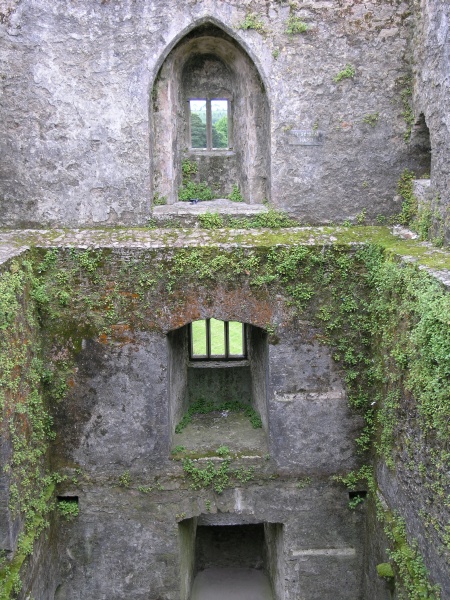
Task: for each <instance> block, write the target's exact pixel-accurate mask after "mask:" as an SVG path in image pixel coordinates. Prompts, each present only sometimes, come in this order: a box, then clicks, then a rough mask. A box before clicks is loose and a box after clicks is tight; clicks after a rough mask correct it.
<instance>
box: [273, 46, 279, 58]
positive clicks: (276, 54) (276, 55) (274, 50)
mask: <svg viewBox="0 0 450 600" xmlns="http://www.w3.org/2000/svg"><path fill="white" fill-rule="evenodd" d="M272 56H273V57H274V59H275V60H277V59H278V57H279V56H280V49H279V48H274V49H273V50H272Z"/></svg>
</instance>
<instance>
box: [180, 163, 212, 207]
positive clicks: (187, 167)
mask: <svg viewBox="0 0 450 600" xmlns="http://www.w3.org/2000/svg"><path fill="white" fill-rule="evenodd" d="M197 173H198V164H197V163H196V162H195V161H191V160H189V159H187V158H185V159H183V160H182V161H181V187H180V189H179V191H178V200H179V201H180V202H189V201H191V200H203V201H205V200H212V199H213V198H214V193H213V191H212V189H211V188H210V187H209V186H208V185H207V184H206V183H204V182H202V181H200V182H195V181H192V177H194V176H195V175H196V174H197Z"/></svg>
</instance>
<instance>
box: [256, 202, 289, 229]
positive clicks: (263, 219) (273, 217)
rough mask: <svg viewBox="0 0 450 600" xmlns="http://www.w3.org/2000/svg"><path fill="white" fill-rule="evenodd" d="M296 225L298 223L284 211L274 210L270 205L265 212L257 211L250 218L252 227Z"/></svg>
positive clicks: (276, 227) (274, 227)
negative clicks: (256, 213) (257, 212)
mask: <svg viewBox="0 0 450 600" xmlns="http://www.w3.org/2000/svg"><path fill="white" fill-rule="evenodd" d="M296 225H298V223H297V222H296V221H294V220H293V219H291V218H290V217H289V216H288V215H287V214H286V213H284V212H281V211H278V210H275V209H274V208H272V207H270V208H269V210H268V211H267V212H265V213H259V214H258V215H256V216H255V217H254V218H253V219H252V220H251V226H252V227H267V228H270V229H278V228H282V227H295V226H296Z"/></svg>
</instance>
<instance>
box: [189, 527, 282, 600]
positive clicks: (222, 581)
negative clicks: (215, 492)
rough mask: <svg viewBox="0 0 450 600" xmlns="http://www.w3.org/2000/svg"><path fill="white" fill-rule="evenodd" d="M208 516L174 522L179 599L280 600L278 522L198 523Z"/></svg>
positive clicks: (280, 550) (280, 540) (280, 558)
mask: <svg viewBox="0 0 450 600" xmlns="http://www.w3.org/2000/svg"><path fill="white" fill-rule="evenodd" d="M217 516H218V518H219V520H220V515H217ZM230 516H231V515H230ZM236 517H237V518H236V521H239V517H238V516H237V515H236ZM210 520H211V516H209V515H208V517H207V518H205V519H204V520H203V518H202V517H200V518H199V519H187V520H185V521H183V522H182V523H180V525H179V526H180V539H181V540H182V552H183V557H182V569H183V568H184V572H183V573H182V581H183V582H184V599H185V600H213V599H214V600H282V598H283V592H282V582H281V579H282V577H281V572H282V569H281V561H282V554H283V552H282V525H281V524H280V523H240V524H231V525H230V524H218V525H214V524H202V523H207V522H208V521H210ZM229 520H233V519H228V521H229ZM224 521H225V522H226V520H224ZM189 553H193V555H191V556H190V557H188V556H187V554H189ZM188 571H190V572H188ZM186 584H187V585H186ZM188 588H189V589H188Z"/></svg>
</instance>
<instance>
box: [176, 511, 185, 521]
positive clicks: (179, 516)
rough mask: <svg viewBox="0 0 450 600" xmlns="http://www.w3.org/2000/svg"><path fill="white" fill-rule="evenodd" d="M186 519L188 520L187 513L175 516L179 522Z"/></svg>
mask: <svg viewBox="0 0 450 600" xmlns="http://www.w3.org/2000/svg"><path fill="white" fill-rule="evenodd" d="M185 518H186V513H185V512H182V513H177V514H176V515H175V519H176V520H177V521H182V520H183V519H185Z"/></svg>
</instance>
